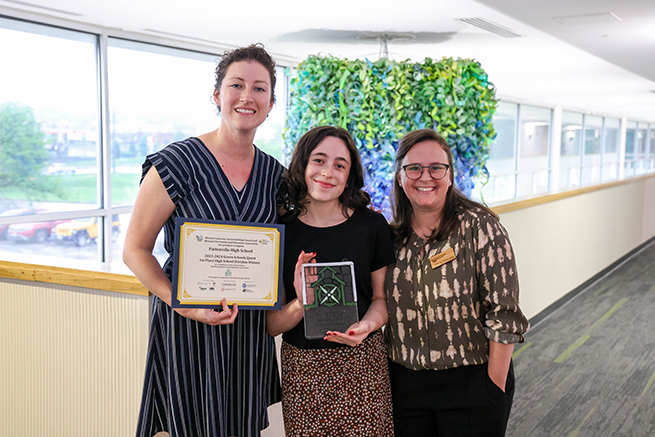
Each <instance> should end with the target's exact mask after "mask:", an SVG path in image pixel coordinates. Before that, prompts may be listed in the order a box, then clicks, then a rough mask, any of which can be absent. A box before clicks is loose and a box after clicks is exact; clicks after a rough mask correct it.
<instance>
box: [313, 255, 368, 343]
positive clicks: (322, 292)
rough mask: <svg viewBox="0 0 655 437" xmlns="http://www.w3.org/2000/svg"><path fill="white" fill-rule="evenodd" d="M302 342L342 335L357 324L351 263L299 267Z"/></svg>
mask: <svg viewBox="0 0 655 437" xmlns="http://www.w3.org/2000/svg"><path fill="white" fill-rule="evenodd" d="M302 283H303V290H302V295H303V308H304V310H305V313H304V321H305V322H304V323H305V338H307V339H308V340H315V339H320V338H323V337H325V334H326V333H327V332H328V331H338V332H346V330H347V329H348V328H350V326H352V325H353V324H355V323H357V322H359V313H358V312H357V289H356V287H355V267H354V264H353V262H352V261H344V262H335V263H307V264H303V265H302Z"/></svg>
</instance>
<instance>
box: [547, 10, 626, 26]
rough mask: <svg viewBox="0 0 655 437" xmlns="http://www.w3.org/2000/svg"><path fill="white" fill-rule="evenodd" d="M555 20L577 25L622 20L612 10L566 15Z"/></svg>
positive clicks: (560, 22)
mask: <svg viewBox="0 0 655 437" xmlns="http://www.w3.org/2000/svg"><path fill="white" fill-rule="evenodd" d="M553 20H555V21H557V22H558V23H559V24H562V25H564V26H568V25H577V24H596V23H615V22H617V21H621V19H620V18H619V17H617V16H616V15H615V14H613V13H612V12H600V13H598V14H583V15H566V16H563V17H553Z"/></svg>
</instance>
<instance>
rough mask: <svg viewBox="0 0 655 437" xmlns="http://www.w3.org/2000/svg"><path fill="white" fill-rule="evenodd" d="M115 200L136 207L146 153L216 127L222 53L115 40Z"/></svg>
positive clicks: (111, 51)
mask: <svg viewBox="0 0 655 437" xmlns="http://www.w3.org/2000/svg"><path fill="white" fill-rule="evenodd" d="M107 56H108V63H107V64H108V70H109V72H108V78H109V84H108V89H109V114H110V141H111V161H112V165H111V201H112V205H113V206H123V205H131V204H133V203H134V199H135V198H136V193H137V191H138V189H139V180H140V177H141V164H142V163H143V161H144V158H145V156H146V155H148V154H150V153H153V152H156V151H158V150H161V149H162V148H163V147H164V146H166V145H168V144H170V143H172V142H174V141H179V140H183V139H185V138H188V137H190V136H194V135H200V134H202V133H205V132H209V131H212V130H214V129H216V127H217V126H218V124H219V119H218V116H217V109H216V107H215V105H214V104H213V102H212V99H211V97H212V93H213V90H214V68H215V67H216V59H217V57H216V56H214V55H206V54H200V53H194V52H189V51H183V50H175V49H169V48H163V47H159V46H155V45H152V44H143V43H136V42H131V41H125V40H120V39H115V38H110V39H109V47H108V49H107Z"/></svg>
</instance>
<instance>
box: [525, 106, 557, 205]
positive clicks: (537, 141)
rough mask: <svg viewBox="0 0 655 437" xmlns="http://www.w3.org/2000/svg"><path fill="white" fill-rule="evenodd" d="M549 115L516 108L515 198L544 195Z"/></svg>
mask: <svg viewBox="0 0 655 437" xmlns="http://www.w3.org/2000/svg"><path fill="white" fill-rule="evenodd" d="M551 113H552V110H550V109H547V108H537V107H533V106H525V105H523V106H521V107H520V110H519V154H518V155H519V156H518V176H517V193H516V195H517V196H518V197H522V196H527V195H532V194H538V193H544V192H546V191H548V187H549V179H550V158H549V150H550V123H551Z"/></svg>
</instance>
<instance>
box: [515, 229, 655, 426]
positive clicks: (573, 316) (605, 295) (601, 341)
mask: <svg viewBox="0 0 655 437" xmlns="http://www.w3.org/2000/svg"><path fill="white" fill-rule="evenodd" d="M545 279H546V278H545ZM546 280H547V279H546ZM514 365H515V370H516V379H517V386H516V393H515V396H514V405H513V407H512V414H511V416H510V420H509V425H508V430H507V436H509V437H538V436H564V437H601V436H602V437H604V436H608V437H619V436H626V437H628V436H630V437H646V436H655V240H654V241H651V242H650V244H649V245H647V246H645V247H644V248H643V249H642V250H641V251H640V252H638V253H636V254H634V255H633V256H631V257H630V258H628V259H627V260H625V261H624V262H623V264H622V265H618V266H616V267H615V268H614V269H613V270H612V271H610V272H608V274H607V275H606V276H605V277H603V278H601V279H600V280H598V281H597V282H596V283H594V284H592V285H591V286H590V287H588V288H587V289H586V290H584V291H582V292H581V293H580V294H578V295H577V296H576V297H575V298H574V299H572V300H571V301H569V302H567V303H566V304H565V305H564V306H562V307H561V308H559V309H557V310H556V311H555V312H553V313H552V314H551V315H550V316H548V317H547V318H545V319H543V320H542V321H541V322H539V323H538V324H537V325H536V326H535V327H534V328H533V329H532V330H531V332H530V333H528V334H527V335H526V338H525V343H524V344H523V345H520V344H519V345H517V346H516V348H515V352H514Z"/></svg>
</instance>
